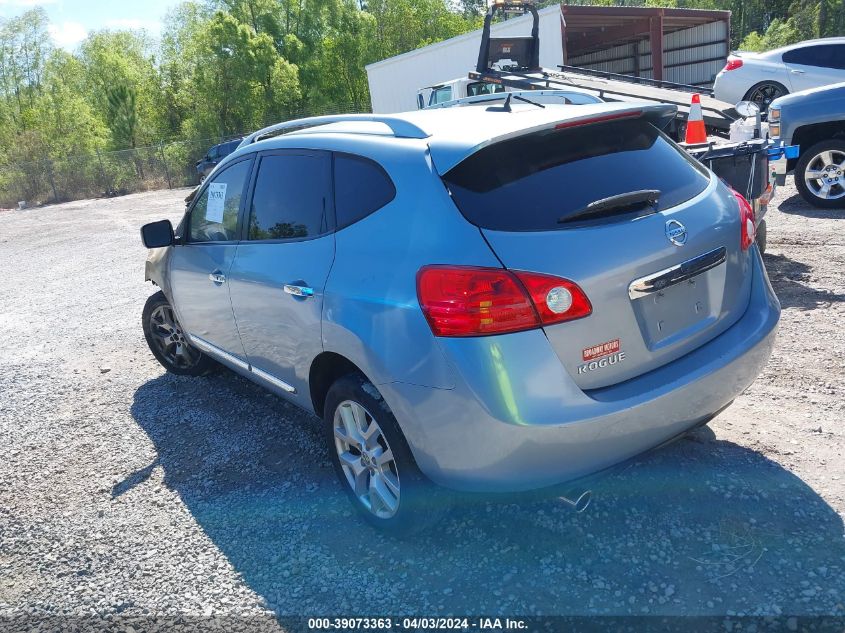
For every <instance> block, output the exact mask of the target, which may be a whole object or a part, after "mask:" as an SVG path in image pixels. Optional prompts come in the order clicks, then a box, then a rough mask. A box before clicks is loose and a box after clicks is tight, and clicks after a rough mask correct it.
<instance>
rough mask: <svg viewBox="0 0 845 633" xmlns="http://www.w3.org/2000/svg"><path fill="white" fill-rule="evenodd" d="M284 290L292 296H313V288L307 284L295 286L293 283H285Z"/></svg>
mask: <svg viewBox="0 0 845 633" xmlns="http://www.w3.org/2000/svg"><path fill="white" fill-rule="evenodd" d="M284 290H285V292H286V293H288V294H289V295H293V296H294V297H313V296H314V289H313V288H309V287H308V286H296V285H294V284H285V287H284Z"/></svg>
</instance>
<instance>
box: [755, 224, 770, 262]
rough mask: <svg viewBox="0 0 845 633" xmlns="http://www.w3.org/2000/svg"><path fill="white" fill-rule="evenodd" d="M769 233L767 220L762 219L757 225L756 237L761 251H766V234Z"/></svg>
mask: <svg viewBox="0 0 845 633" xmlns="http://www.w3.org/2000/svg"><path fill="white" fill-rule="evenodd" d="M767 233H768V229H767V228H766V221H765V220H761V221H760V224H758V225H757V233H756V236H755V239H756V240H757V248H759V249H760V253H761V254H762V253H765V252H766V235H767Z"/></svg>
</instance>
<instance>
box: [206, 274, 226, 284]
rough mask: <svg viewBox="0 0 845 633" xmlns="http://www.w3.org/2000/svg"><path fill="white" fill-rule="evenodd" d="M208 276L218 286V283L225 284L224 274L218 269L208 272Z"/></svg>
mask: <svg viewBox="0 0 845 633" xmlns="http://www.w3.org/2000/svg"><path fill="white" fill-rule="evenodd" d="M208 278H209V279H210V280H211V281H213V282H214V283H216V284H217V285H218V286H219V285H220V284H225V283H226V275H224V274H223V273H221V272H220V271H214V272H213V273H210V274H209V275H208Z"/></svg>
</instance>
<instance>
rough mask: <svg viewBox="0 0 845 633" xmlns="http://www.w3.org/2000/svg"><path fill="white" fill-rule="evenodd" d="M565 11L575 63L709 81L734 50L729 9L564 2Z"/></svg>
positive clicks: (566, 39) (569, 59)
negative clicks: (585, 4)
mask: <svg viewBox="0 0 845 633" xmlns="http://www.w3.org/2000/svg"><path fill="white" fill-rule="evenodd" d="M561 12H562V15H563V20H564V25H565V26H564V28H563V30H562V33H563V43H562V45H563V56H564V60H565V61H564V63H565V64H568V65H570V66H579V67H582V68H588V69H591V70H603V71H606V72H613V73H620V74H625V75H635V76H637V77H646V78H649V79H660V80H665V81H672V82H675V83H683V84H693V85H707V84H711V83H712V82H713V78H714V77H715V75H716V73H717V72H719V70H721V69H722V66H724V65H725V60H726V59H727V57H728V54H729V53H730V33H731V12H730V11H704V10H699V9H661V8H654V7H589V6H576V5H566V4H564V5H561ZM653 50H656V51H660V52H661V54H660V55H656V56H652V54H651V52H652V51H653Z"/></svg>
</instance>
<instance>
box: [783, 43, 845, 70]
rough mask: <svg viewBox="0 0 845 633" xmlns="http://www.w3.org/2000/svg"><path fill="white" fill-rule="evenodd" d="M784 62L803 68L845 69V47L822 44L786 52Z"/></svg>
mask: <svg viewBox="0 0 845 633" xmlns="http://www.w3.org/2000/svg"><path fill="white" fill-rule="evenodd" d="M783 61H784V62H785V63H787V64H800V65H802V66H817V67H819V68H838V69H845V46H843V45H837V44H821V45H817V46H805V47H802V48H796V49H793V50H791V51H786V52H785V53H784V54H783Z"/></svg>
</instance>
